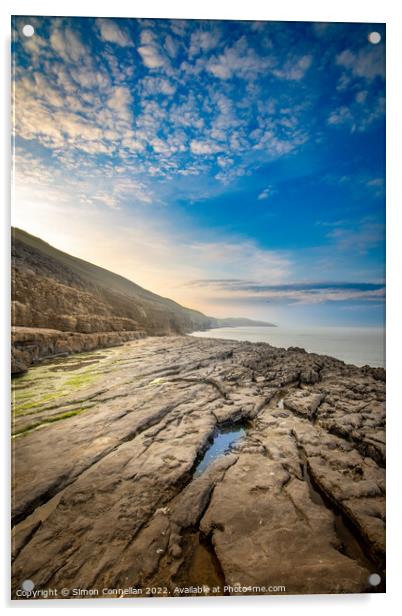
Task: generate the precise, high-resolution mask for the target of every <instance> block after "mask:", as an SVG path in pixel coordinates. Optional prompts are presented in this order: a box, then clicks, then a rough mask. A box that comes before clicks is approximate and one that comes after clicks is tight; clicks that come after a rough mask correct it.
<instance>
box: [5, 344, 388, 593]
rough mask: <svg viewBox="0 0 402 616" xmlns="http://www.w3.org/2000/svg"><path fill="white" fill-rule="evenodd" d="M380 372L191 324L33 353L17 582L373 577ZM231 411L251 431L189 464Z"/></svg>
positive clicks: (324, 589)
mask: <svg viewBox="0 0 402 616" xmlns="http://www.w3.org/2000/svg"><path fill="white" fill-rule="evenodd" d="M384 380H385V373H384V371H383V370H380V369H372V368H369V367H365V368H356V367H354V366H348V365H345V364H344V363H343V362H341V361H338V360H335V359H333V358H330V357H325V356H320V355H316V354H308V353H305V352H304V351H303V350H302V349H298V348H293V349H289V350H287V351H286V350H284V349H278V348H274V347H271V346H269V345H267V344H262V343H261V344H251V343H247V342H233V341H224V340H208V339H197V338H191V337H185V336H182V337H171V338H147V339H144V340H138V341H134V342H129V343H127V344H125V345H124V346H123V347H118V348H112V349H107V350H102V351H98V352H97V353H86V354H80V355H75V356H71V357H68V358H60V359H59V360H54V361H52V362H51V363H48V364H43V365H41V366H38V367H35V368H32V369H31V370H30V371H29V373H28V374H26V375H25V376H22V377H20V378H18V379H16V380H15V383H14V385H15V395H14V406H15V409H14V411H15V416H14V417H15V418H14V425H13V430H14V434H15V439H14V441H13V442H14V452H13V460H14V484H15V490H14V496H13V520H14V524H15V526H14V529H13V538H14V540H13V548H14V562H13V593H14V596H15V592H16V589H17V588H19V587H20V585H21V582H22V581H23V580H25V579H30V580H32V581H34V583H35V586H36V588H49V587H51V588H56V589H59V590H60V589H61V588H84V589H94V588H95V589H99V590H101V589H103V588H105V587H109V588H126V587H129V586H132V587H143V588H145V587H146V586H158V587H164V588H166V591H165V592H166V593H167V594H174V589H175V588H176V587H178V586H179V587H182V586H190V585H207V586H209V587H211V586H218V585H221V588H222V593H221V594H224V592H226V594H227V592H229V591H224V586H225V585H227V586H235V585H236V584H241V585H242V586H249V585H251V586H266V587H268V586H273V585H282V586H285V587H286V592H287V593H338V592H341V593H342V592H343V593H345V592H365V591H369V590H375V589H373V588H370V587H369V584H368V576H369V574H370V573H373V572H378V573H380V574H381V576H383V568H384V554H385V543H384V542H385V534H384V524H385V509H384V493H385V483H384V464H385V449H384V424H385V414H384V413H385V411H384V400H385V384H384ZM240 420H247V425H248V428H247V433H246V436H245V437H244V438H242V439H241V440H239V441H237V442H236V444H235V445H233V446H232V448H231V450H230V451H229V452H227V453H226V454H224V455H221V456H220V457H218V458H216V459H215V461H214V462H212V463H211V464H210V465H209V466H208V467H207V468H206V469H205V470H204V471H203V473H201V474H200V475H199V476H197V477H194V475H193V474H194V469H195V467H196V465H197V463H198V462H199V460H200V458H201V456H202V455H203V452H205V450H206V448H207V447H208V444H209V441H210V439H211V437H212V435H213V434H215V433H216V429H217V426H220V425H224V424H226V425H227V424H230V423H234V422H238V421H240ZM381 588H382V587H381ZM205 592H206V593H207V592H208V591H207V590H206V591H205Z"/></svg>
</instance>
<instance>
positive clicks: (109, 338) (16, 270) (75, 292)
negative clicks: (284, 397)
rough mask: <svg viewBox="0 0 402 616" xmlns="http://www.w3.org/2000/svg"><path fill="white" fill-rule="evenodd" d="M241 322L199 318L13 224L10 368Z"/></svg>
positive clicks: (202, 315) (14, 368)
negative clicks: (46, 359) (132, 341)
mask: <svg viewBox="0 0 402 616" xmlns="http://www.w3.org/2000/svg"><path fill="white" fill-rule="evenodd" d="M240 321H244V322H245V323H244V324H253V322H252V321H249V320H247V319H245V320H243V319H228V320H225V319H214V318H213V317H208V316H205V315H204V314H202V313H201V312H198V311H197V310H192V309H190V308H185V307H184V306H181V305H180V304H178V303H176V302H174V301H172V300H171V299H168V298H166V297H161V296H159V295H157V294H156V293H152V292H151V291H148V290H146V289H143V288H142V287H140V286H139V285H137V284H135V283H134V282H131V281H130V280H127V279H126V278H124V277H122V276H119V275H118V274H115V273H113V272H110V271H108V270H106V269H104V268H102V267H98V266H96V265H93V264H92V263H88V262H87V261H84V260H82V259H78V258H76V257H73V256H72V255H69V254H67V253H65V252H62V251H60V250H57V249H56V248H54V247H52V246H50V245H49V244H47V243H46V242H44V241H42V240H41V239H39V238H37V237H34V236H32V235H30V234H29V233H26V232H25V231H22V230H21V229H16V228H14V229H13V232H12V325H13V333H12V351H13V361H12V372H13V373H19V372H23V371H24V370H26V369H27V368H28V366H29V365H30V364H31V363H32V361H39V360H40V359H43V358H44V357H47V356H53V355H60V354H65V353H70V352H76V351H80V350H81V351H82V350H92V349H95V348H98V347H102V346H113V345H115V344H121V343H122V342H124V341H127V340H132V339H137V338H140V337H143V336H145V335H153V336H160V335H173V334H185V333H189V332H192V331H196V330H205V329H209V328H211V327H224V326H226V325H229V326H230V324H231V325H232V326H236V325H237V324H240ZM246 322H247V323H246ZM254 324H261V323H257V322H255V323H254ZM21 328H23V329H21Z"/></svg>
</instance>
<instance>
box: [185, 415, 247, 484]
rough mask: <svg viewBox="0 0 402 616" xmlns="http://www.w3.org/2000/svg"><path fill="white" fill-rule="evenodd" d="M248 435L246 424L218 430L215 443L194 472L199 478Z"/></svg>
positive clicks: (213, 442) (214, 439)
mask: <svg viewBox="0 0 402 616" xmlns="http://www.w3.org/2000/svg"><path fill="white" fill-rule="evenodd" d="M245 435H246V425H245V423H237V424H231V425H227V426H219V427H217V428H216V431H215V434H214V436H213V441H212V443H211V444H210V445H209V447H208V449H207V450H206V452H205V453H204V455H203V457H202V458H201V460H200V462H199V463H198V464H197V466H196V469H195V471H194V477H198V476H199V475H201V473H202V472H203V471H204V470H205V469H206V468H207V466H209V465H210V464H211V462H213V461H214V460H215V459H216V458H217V457H218V456H220V455H222V454H224V453H226V452H227V451H229V449H230V447H231V445H232V444H233V443H235V442H236V441H238V440H239V439H241V438H242V437H243V436H245Z"/></svg>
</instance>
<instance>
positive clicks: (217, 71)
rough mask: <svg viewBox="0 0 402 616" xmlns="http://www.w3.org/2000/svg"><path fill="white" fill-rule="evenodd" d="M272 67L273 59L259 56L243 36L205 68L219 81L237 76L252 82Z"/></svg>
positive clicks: (209, 61) (210, 61) (211, 59)
mask: <svg viewBox="0 0 402 616" xmlns="http://www.w3.org/2000/svg"><path fill="white" fill-rule="evenodd" d="M271 66H272V59H270V58H268V57H266V56H264V57H261V56H258V55H257V54H256V53H255V51H254V50H253V49H252V48H251V47H249V46H248V43H247V39H246V37H245V36H242V37H241V38H240V39H239V40H238V41H236V43H234V44H233V45H232V46H231V47H226V48H225V50H224V51H223V53H221V54H220V55H219V56H215V57H212V58H210V59H209V60H208V61H207V62H206V65H205V68H206V70H207V71H209V72H210V73H212V75H214V76H215V77H218V78H219V79H230V78H231V77H234V76H236V77H242V78H243V79H250V80H252V79H255V77H256V76H257V75H258V74H259V73H261V72H262V71H264V70H267V69H268V68H270V67H271Z"/></svg>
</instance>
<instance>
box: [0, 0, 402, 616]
mask: <svg viewBox="0 0 402 616" xmlns="http://www.w3.org/2000/svg"><path fill="white" fill-rule="evenodd" d="M401 7H402V3H399V2H395V1H393V0H376V1H373V0H365V1H364V2H353V1H352V0H333V1H332V2H328V1H326V2H323V1H322V0H321V1H320V0H281V1H280V2H277V3H273V2H267V1H265V2H264V1H263V0H247V1H246V2H245V1H244V0H243V1H242V2H239V1H238V0H202V1H201V2H199V3H192V2H189V1H188V0H187V1H186V0H165V1H163V0H159V1H157V0H146V1H145V0H141V1H137V2H135V3H134V2H129V1H126V2H124V1H122V0H113V2H111V3H110V5H109V4H108V3H106V2H102V4H101V5H100V3H99V1H95V0H86V2H85V3H84V2H83V1H82V0H68V1H66V0H58V1H57V2H54V0H34V1H33V0H30V1H29V0H19V1H18V0H17V1H16V0H14V2H11V0H3V3H2V7H1V19H0V29H1V35H2V36H1V41H2V48H3V50H4V52H5V53H4V54H3V58H4V59H3V62H2V63H1V72H2V82H1V85H2V89H1V92H2V96H1V103H0V104H1V108H2V113H1V114H0V118H1V123H2V128H3V130H2V133H1V134H2V135H4V140H3V149H2V153H3V156H2V162H3V164H2V165H1V177H2V180H3V182H2V185H3V186H4V189H3V205H2V208H1V236H0V237H1V251H2V257H3V258H2V260H1V268H0V281H1V285H2V286H1V298H2V302H1V323H2V338H1V340H2V348H1V354H0V357H1V366H0V370H1V375H2V386H1V387H2V402H3V404H2V405H1V416H2V418H3V425H2V439H3V445H4V446H3V453H2V457H1V466H2V470H3V476H2V478H3V479H4V481H3V482H2V485H3V493H2V499H1V502H2V511H1V519H2V522H3V524H2V530H3V542H2V543H1V545H3V546H4V547H3V550H2V558H1V577H0V579H1V582H2V586H1V589H2V591H1V600H2V603H3V605H4V607H6V608H9V609H10V608H11V609H15V610H17V613H18V612H19V611H21V610H25V609H33V610H40V611H42V610H43V609H52V610H55V611H56V612H58V611H59V610H61V609H66V608H67V609H74V611H75V613H76V614H77V613H78V614H80V613H81V612H82V611H84V610H85V611H86V610H88V609H97V610H103V609H106V610H110V611H112V610H113V611H114V610H116V609H120V608H123V609H124V608H128V609H131V610H135V613H143V612H145V611H147V612H148V611H149V610H151V611H153V610H155V609H157V610H159V611H163V613H164V614H165V613H166V614H170V613H172V614H173V612H176V611H177V610H181V611H182V610H183V609H185V610H188V609H190V610H192V611H193V610H194V611H200V610H201V611H206V610H208V612H211V611H212V613H214V612H217V611H218V610H219V612H221V611H230V613H231V614H240V613H242V612H243V611H244V609H247V608H248V609H253V611H254V612H256V613H258V614H260V613H261V614H263V613H264V614H266V613H267V611H268V610H275V612H276V613H277V612H280V613H281V614H290V613H292V614H293V613H294V612H295V611H296V610H297V612H298V613H299V612H300V610H301V611H302V612H303V611H305V612H306V613H308V614H309V616H312V615H313V614H320V615H321V614H322V612H323V611H325V615H326V616H330V615H331V614H336V616H339V612H340V611H342V614H352V612H353V613H355V612H356V611H360V610H361V611H363V610H364V612H365V614H367V615H368V616H370V615H371V614H373V616H379V615H380V613H381V611H382V610H384V609H386V610H390V611H391V610H392V609H393V608H394V607H395V608H396V606H398V607H399V601H398V599H399V597H398V590H399V584H400V579H399V578H400V573H399V572H400V569H401V565H400V558H401V548H402V543H401V532H400V520H401V519H402V511H401V504H402V498H401V495H400V492H401V490H400V487H399V481H398V479H399V475H400V472H399V465H400V463H401V462H400V459H399V456H398V453H399V450H400V449H401V442H400V441H401V438H402V420H401V417H402V408H401V405H400V402H401V395H400V391H401V384H400V383H401V380H402V379H401V369H400V365H399V355H400V353H401V350H402V344H401V329H402V326H401V319H402V316H401V315H402V310H401V307H402V302H401V297H402V293H401V283H400V279H401V266H402V258H401V245H402V200H401V199H400V196H401V189H400V181H399V182H398V180H399V179H400V175H401V165H402V156H401V145H400V143H401V137H402V130H401V122H400V120H399V115H400V113H401V110H402V96H401V92H402V78H401V71H400V66H401V62H400V58H402V49H401V47H402V45H401V41H402V31H401V30H402V19H401V17H402V8H401ZM11 14H20V15H32V14H36V15H81V16H85V15H87V16H113V17H178V18H188V19H190V18H209V19H223V18H225V19H261V20H263V19H267V20H284V21H356V22H359V21H364V22H372V23H378V22H386V23H387V377H388V385H387V423H388V430H387V453H388V470H387V487H388V497H387V512H388V530H387V537H388V545H387V562H388V575H387V594H386V595H370V596H368V595H343V596H335V595H331V596H286V597H274V596H272V597H269V596H266V597H239V598H231V597H227V598H214V599H212V598H211V599H209V598H205V599H202V598H200V599H149V600H141V599H139V600H126V601H118V602H117V603H116V600H102V601H99V600H97V601H92V600H87V601H82V600H74V602H70V601H64V602H60V601H47V602H45V601H40V602H33V605H32V602H24V603H21V604H19V603H18V602H15V601H14V602H12V603H11V602H10V601H9V600H8V599H7V598H8V596H9V563H8V551H9V550H8V545H9V531H8V524H9V503H10V497H9V468H10V455H9V439H8V433H9V415H8V413H7V409H8V399H9V393H8V392H9V377H8V375H9V358H8V357H9V349H8V346H7V344H6V340H8V332H9V305H8V301H7V300H8V296H9V273H8V272H9V246H10V243H9V232H8V230H9V224H10V222H9V199H10V190H9V184H10V180H9V173H10V155H9V152H10V141H9V134H10V125H9V117H10V106H9V92H10V87H9V83H10V71H9V63H10V53H9V46H10V15H11ZM398 112H399V113H398ZM398 141H399V143H398ZM398 197H399V199H398ZM134 601H135V602H134ZM385 603H386V605H385Z"/></svg>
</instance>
